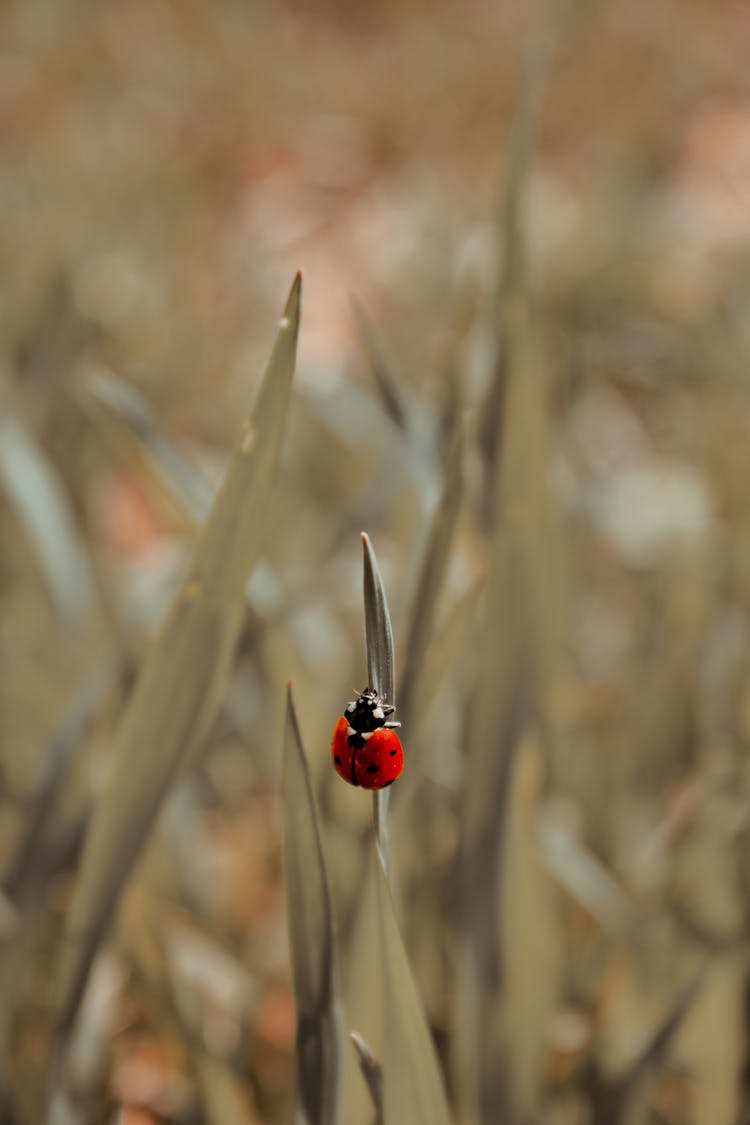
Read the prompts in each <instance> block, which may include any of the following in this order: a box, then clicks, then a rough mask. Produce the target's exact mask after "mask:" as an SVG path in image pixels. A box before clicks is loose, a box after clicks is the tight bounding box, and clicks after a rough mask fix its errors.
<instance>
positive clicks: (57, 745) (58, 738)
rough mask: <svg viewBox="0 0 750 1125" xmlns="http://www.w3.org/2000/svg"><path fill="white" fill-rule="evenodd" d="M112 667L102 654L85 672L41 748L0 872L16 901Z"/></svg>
mask: <svg viewBox="0 0 750 1125" xmlns="http://www.w3.org/2000/svg"><path fill="white" fill-rule="evenodd" d="M116 671H117V669H116V666H115V662H114V661H113V660H107V659H104V660H100V661H99V663H98V664H97V665H96V667H93V668H91V669H90V670H89V671H88V672H87V673H86V675H85V676H84V678H83V680H82V682H81V684H80V686H79V688H78V690H77V692H76V694H75V696H74V698H73V701H72V703H71V705H70V707H69V708H68V712H67V714H66V715H65V717H64V719H63V721H62V723H61V724H60V726H59V728H58V730H57V731H56V733H55V735H54V737H53V738H52V740H51V742H50V745H49V747H48V748H47V750H46V752H45V754H44V766H43V768H42V771H41V773H40V776H39V779H38V781H37V784H36V786H35V788H34V790H33V791H32V794H31V797H30V800H29V803H28V814H27V817H26V821H25V824H24V828H23V831H22V832H21V835H20V837H19V840H18V843H17V844H16V847H15V848H14V850H13V851H12V852H11V855H10V858H9V859H8V861H7V864H6V867H5V871H4V874H3V875H2V877H1V878H0V886H2V888H3V891H4V892H5V894H7V895H8V897H9V898H11V899H12V900H13V901H14V902H15V903H17V904H18V903H20V902H23V901H24V900H25V899H26V898H27V897H28V895H29V894H30V892H31V891H32V889H33V888H34V887H35V886H36V884H37V882H38V880H39V878H40V875H41V870H40V868H41V864H42V862H43V860H44V856H45V851H46V848H48V847H49V840H50V836H51V833H50V826H51V825H54V822H55V821H54V818H55V814H56V813H57V811H58V804H59V802H60V797H61V794H62V791H63V788H64V786H65V784H66V782H67V780H68V777H69V774H70V768H71V765H72V762H73V759H74V755H75V752H76V750H77V749H78V747H79V745H80V743H81V742H82V740H83V738H84V737H85V735H86V733H87V732H88V730H89V728H90V727H91V725H92V723H93V721H94V717H95V715H96V712H97V710H98V709H99V707H100V706H101V705H102V701H103V700H104V698H105V696H106V694H107V693H108V692H109V691H111V689H112V686H113V683H114V680H115V675H116ZM45 846H46V848H45Z"/></svg>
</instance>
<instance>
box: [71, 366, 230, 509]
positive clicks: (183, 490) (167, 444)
mask: <svg viewBox="0 0 750 1125" xmlns="http://www.w3.org/2000/svg"><path fill="white" fill-rule="evenodd" d="M84 388H85V392H86V393H87V394H88V395H90V396H91V399H92V400H93V402H94V403H95V404H96V405H97V406H98V407H100V408H102V409H104V410H106V411H107V412H108V414H109V415H111V416H112V417H113V418H114V419H116V420H117V422H118V423H120V424H121V425H122V426H125V427H126V428H127V430H128V431H129V432H130V433H131V434H132V435H133V437H134V439H135V441H136V442H137V443H138V446H139V448H140V450H141V453H142V455H143V457H144V460H145V461H146V463H147V464H148V466H149V468H150V469H151V470H152V472H153V473H154V474H155V475H156V477H157V478H158V480H159V482H160V483H161V485H162V486H163V487H164V488H165V489H166V491H167V492H168V493H169V495H170V497H172V498H173V499H175V500H177V501H178V503H179V504H180V506H181V507H182V508H183V509H184V511H185V512H186V514H187V515H188V516H189V517H190V518H191V519H192V520H194V521H195V522H196V523H199V522H201V521H202V520H204V519H205V517H206V514H207V512H208V510H209V508H210V507H211V496H212V490H211V487H210V485H209V484H208V482H207V481H206V480H205V479H204V478H203V476H202V475H201V473H200V472H198V470H197V469H196V468H195V467H194V466H193V465H192V464H191V463H190V461H189V460H188V459H187V458H186V457H184V456H183V455H182V454H181V453H180V451H179V450H178V449H176V448H175V446H174V445H173V444H172V442H171V441H169V439H168V438H167V437H166V436H165V435H164V433H163V432H162V430H161V428H160V426H159V425H158V423H157V421H156V419H155V418H154V415H153V412H152V410H151V408H150V406H149V404H148V403H147V402H146V400H145V399H144V398H143V396H142V395H140V394H139V393H138V392H137V391H136V390H135V389H134V388H133V387H131V386H129V385H128V384H127V383H126V382H125V381H124V380H122V379H120V378H118V376H117V375H115V374H114V372H112V371H108V370H107V369H106V368H101V367H97V368H94V369H93V370H92V371H89V372H88V373H87V375H86V378H85V384H84Z"/></svg>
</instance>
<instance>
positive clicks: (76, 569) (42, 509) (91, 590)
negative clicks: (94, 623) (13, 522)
mask: <svg viewBox="0 0 750 1125" xmlns="http://www.w3.org/2000/svg"><path fill="white" fill-rule="evenodd" d="M0 483H2V487H3V488H4V490H5V492H6V493H7V496H8V498H9V500H10V502H11V504H12V505H13V508H14V510H15V513H16V516H17V518H18V521H19V523H20V524H21V527H22V528H23V530H24V532H25V533H26V536H27V538H28V540H29V543H30V544H31V546H32V548H33V550H34V553H35V555H36V558H37V561H38V563H39V569H40V570H41V573H42V575H43V577H44V580H45V581H46V583H47V586H48V588H49V591H50V594H51V595H52V599H53V602H54V604H55V608H56V609H57V612H58V613H59V615H60V617H61V618H62V620H64V621H67V622H69V623H71V624H72V623H75V622H78V621H80V620H81V619H82V618H84V617H85V616H86V615H87V614H88V613H89V612H90V610H91V609H92V607H93V605H94V603H95V600H96V593H95V585H94V579H93V574H92V572H91V567H90V565H89V559H88V555H87V553H86V549H85V547H84V545H83V542H82V540H81V538H80V537H79V535H78V531H77V529H76V525H75V519H74V516H73V512H72V509H71V506H70V503H69V501H68V498H67V496H66V494H65V491H64V489H63V487H62V484H61V482H60V479H59V477H58V475H57V473H56V471H55V469H54V468H53V466H52V464H51V463H50V461H49V460H48V459H47V457H46V456H45V454H44V453H43V451H42V450H41V449H40V448H39V446H38V444H37V443H36V441H35V440H34V438H33V437H32V436H31V434H30V433H29V431H28V430H27V428H26V427H25V426H24V425H23V423H22V422H21V421H20V419H18V418H15V417H13V416H12V415H11V414H6V415H5V416H4V417H3V418H2V420H0Z"/></svg>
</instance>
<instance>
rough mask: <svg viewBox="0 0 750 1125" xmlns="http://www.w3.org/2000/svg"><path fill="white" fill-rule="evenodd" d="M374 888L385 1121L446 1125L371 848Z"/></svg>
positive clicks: (432, 1058)
mask: <svg viewBox="0 0 750 1125" xmlns="http://www.w3.org/2000/svg"><path fill="white" fill-rule="evenodd" d="M371 862H372V864H373V866H374V869H375V870H374V888H375V895H376V902H377V913H378V933H379V938H380V951H381V961H382V973H383V995H384V1003H385V1020H384V1029H383V1031H384V1036H383V1046H382V1050H381V1058H382V1060H383V1062H382V1067H383V1108H384V1114H383V1116H384V1119H385V1121H386V1122H391V1121H393V1122H396V1121H399V1122H400V1121H404V1122H406V1121H408V1122H409V1125H449V1122H450V1114H449V1111H448V1103H447V1100H446V1096H445V1090H444V1088H443V1079H442V1075H441V1073H440V1067H439V1066H438V1061H437V1056H436V1054H435V1047H434V1045H433V1042H432V1036H431V1035H430V1029H429V1027H428V1026H427V1020H426V1018H425V1014H424V1010H423V1008H422V1004H421V1001H420V999H419V995H418V993H417V988H416V985H415V983H414V978H413V976H412V972H411V969H410V967H409V962H408V959H407V956H406V950H405V949H404V945H403V942H402V940H401V935H400V933H399V931H398V926H397V925H396V918H395V915H394V912H393V903H392V901H391V896H390V892H389V890H388V883H387V880H386V876H385V871H384V869H383V867H382V865H381V862H380V859H379V857H378V854H377V850H375V854H374V855H373V856H372V861H371Z"/></svg>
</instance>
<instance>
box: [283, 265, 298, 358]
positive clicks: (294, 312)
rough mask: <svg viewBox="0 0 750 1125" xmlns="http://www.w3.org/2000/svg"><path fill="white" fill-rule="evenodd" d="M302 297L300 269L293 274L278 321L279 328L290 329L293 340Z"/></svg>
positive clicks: (296, 331) (295, 334)
mask: <svg viewBox="0 0 750 1125" xmlns="http://www.w3.org/2000/svg"><path fill="white" fill-rule="evenodd" d="M301 299H302V270H297V272H296V274H295V275H294V281H293V282H292V287H291V289H290V290H289V296H288V297H287V299H286V305H285V306H284V312H283V313H282V316H281V320H280V321H279V328H280V329H281V330H282V332H283V331H284V329H290V330H291V331H292V332H293V334H294V339H295V342H296V340H297V334H298V332H299V319H300V303H301Z"/></svg>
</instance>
